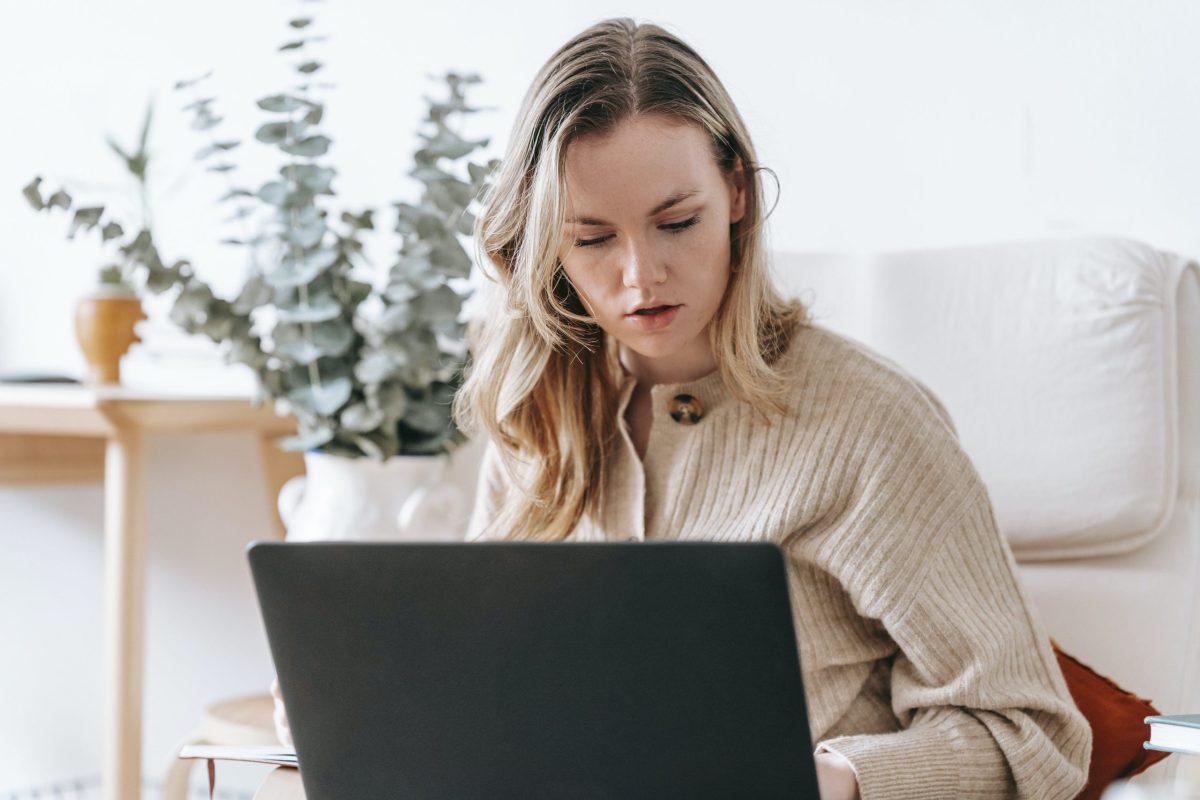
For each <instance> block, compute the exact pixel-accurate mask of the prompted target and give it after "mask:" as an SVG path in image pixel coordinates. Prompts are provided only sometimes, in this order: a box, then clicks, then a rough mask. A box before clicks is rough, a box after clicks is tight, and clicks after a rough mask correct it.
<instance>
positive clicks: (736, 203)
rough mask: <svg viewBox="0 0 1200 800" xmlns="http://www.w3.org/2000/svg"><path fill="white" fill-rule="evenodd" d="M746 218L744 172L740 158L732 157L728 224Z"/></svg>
mask: <svg viewBox="0 0 1200 800" xmlns="http://www.w3.org/2000/svg"><path fill="white" fill-rule="evenodd" d="M744 216H746V172H745V169H744V167H743V165H742V157H741V156H734V157H733V175H732V176H730V186H729V224H730V225H732V224H733V223H735V222H740V221H741V219H742V217H744Z"/></svg>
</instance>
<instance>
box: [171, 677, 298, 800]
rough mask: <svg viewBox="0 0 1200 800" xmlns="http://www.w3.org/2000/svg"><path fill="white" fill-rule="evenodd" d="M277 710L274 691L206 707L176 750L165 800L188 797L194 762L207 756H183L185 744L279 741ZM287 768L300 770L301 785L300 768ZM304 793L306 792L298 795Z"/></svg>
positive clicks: (276, 742) (241, 743) (246, 743)
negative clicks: (275, 715)
mask: <svg viewBox="0 0 1200 800" xmlns="http://www.w3.org/2000/svg"><path fill="white" fill-rule="evenodd" d="M274 712H275V701H274V699H273V698H272V697H271V694H270V692H267V693H265V694H254V695H247V696H245V697H235V698H232V699H229V700H222V701H220V702H217V703H214V704H212V705H211V706H209V707H208V708H206V709H205V710H204V716H203V717H202V718H201V720H200V724H199V726H197V727H196V729H195V730H193V731H192V732H191V733H190V734H189V735H188V736H186V737H185V738H184V739H183V740H182V741H180V742H179V744H178V745H176V746H175V749H174V751H172V754H171V763H170V764H169V765H168V766H167V774H166V777H165V778H164V780H163V786H162V800H187V795H188V780H189V778H190V776H191V772H192V766H193V765H194V764H196V763H197V762H199V763H204V761H203V759H195V758H179V757H178V754H179V750H180V749H181V748H182V747H183V746H184V745H185V744H222V745H278V744H279V740H278V739H277V738H276V737H275V718H274ZM276 771H278V770H276ZM284 771H285V772H294V773H296V784H297V785H299V783H300V780H299V778H300V773H299V771H298V770H295V769H290V768H288V769H285V770H284ZM264 785H265V784H264ZM260 791H261V790H260ZM266 796H267V797H275V795H266ZM290 796H291V795H289V797H290ZM303 796H304V795H303V793H301V794H300V795H298V797H303ZM280 797H282V795H280Z"/></svg>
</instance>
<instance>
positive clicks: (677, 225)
mask: <svg viewBox="0 0 1200 800" xmlns="http://www.w3.org/2000/svg"><path fill="white" fill-rule="evenodd" d="M699 221H700V215H699V214H697V215H696V216H694V217H692V218H691V219H685V220H684V221H683V222H672V223H671V224H669V225H659V226H658V227H659V228H661V229H662V230H664V231H668V232H670V233H683V232H684V231H685V230H687V229H688V228H690V227H692V226H693V225H695V224H696V223H697V222H699ZM611 238H612V234H609V235H608V236H601V237H600V238H599V239H576V240H575V246H576V247H595V246H597V245H601V244H604V243H605V242H607V241H608V240H609V239H611Z"/></svg>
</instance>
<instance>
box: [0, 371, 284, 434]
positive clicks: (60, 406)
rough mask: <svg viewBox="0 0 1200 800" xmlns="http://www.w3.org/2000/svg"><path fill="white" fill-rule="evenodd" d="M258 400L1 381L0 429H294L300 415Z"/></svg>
mask: <svg viewBox="0 0 1200 800" xmlns="http://www.w3.org/2000/svg"><path fill="white" fill-rule="evenodd" d="M253 400H254V398H253V397H252V396H251V395H248V394H245V395H240V394H230V393H205V392H195V391H189V392H186V393H184V392H171V391H159V390H155V391H148V390H145V389H131V388H128V387H124V386H117V385H113V386H89V385H78V384H76V385H72V384H26V385H21V384H2V385H0V433H30V434H48V435H64V436H105V437H106V436H111V435H113V434H114V433H116V432H117V431H119V430H122V429H129V428H132V429H137V430H141V431H144V432H147V433H193V432H201V431H222V430H256V431H261V432H264V433H281V434H282V433H291V432H294V431H295V429H296V422H295V419H294V418H293V417H292V416H290V415H284V416H280V415H278V414H276V413H275V408H274V401H272V400H269V399H268V400H266V401H264V402H263V404H262V405H261V406H258V407H255V405H254V403H253Z"/></svg>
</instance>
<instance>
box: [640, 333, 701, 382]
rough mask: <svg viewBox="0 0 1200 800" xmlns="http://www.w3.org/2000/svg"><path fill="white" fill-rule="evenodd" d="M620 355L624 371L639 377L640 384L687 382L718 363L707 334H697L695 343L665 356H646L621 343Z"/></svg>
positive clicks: (699, 376)
mask: <svg viewBox="0 0 1200 800" xmlns="http://www.w3.org/2000/svg"><path fill="white" fill-rule="evenodd" d="M618 358H620V360H621V365H622V366H623V367H624V368H625V371H626V372H628V373H629V374H630V375H632V376H633V377H634V378H635V379H636V380H637V385H638V386H653V385H656V384H660V383H686V382H688V381H694V380H696V379H698V378H703V377H704V376H705V375H708V374H710V373H711V372H712V371H713V370H715V369H717V366H718V365H717V359H716V358H715V357H714V356H713V354H712V349H711V348H710V347H709V345H708V337H707V336H706V335H701V336H698V337H696V340H695V341H694V342H693V343H692V345H689V346H687V347H684V348H683V349H682V350H680V351H679V352H677V353H672V354H671V355H670V356H666V357H663V358H651V357H647V356H644V355H642V354H641V353H638V352H635V351H634V350H631V349H630V348H628V347H626V346H625V345H620V347H619V349H618Z"/></svg>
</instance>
